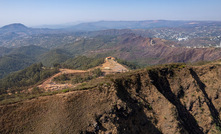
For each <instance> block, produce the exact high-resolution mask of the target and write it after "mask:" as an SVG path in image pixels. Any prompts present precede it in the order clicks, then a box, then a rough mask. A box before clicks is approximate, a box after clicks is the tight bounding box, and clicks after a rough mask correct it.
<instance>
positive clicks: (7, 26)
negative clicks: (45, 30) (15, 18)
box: [2, 23, 28, 29]
mask: <svg viewBox="0 0 221 134" xmlns="http://www.w3.org/2000/svg"><path fill="white" fill-rule="evenodd" d="M2 29H28V27H26V26H25V25H23V24H21V23H13V24H9V25H6V26H3V27H2Z"/></svg>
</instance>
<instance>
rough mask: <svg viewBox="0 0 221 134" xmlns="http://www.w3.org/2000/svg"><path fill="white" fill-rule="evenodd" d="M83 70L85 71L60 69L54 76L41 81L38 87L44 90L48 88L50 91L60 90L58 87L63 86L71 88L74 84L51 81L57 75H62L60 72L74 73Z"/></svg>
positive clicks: (61, 87) (62, 87)
mask: <svg viewBox="0 0 221 134" xmlns="http://www.w3.org/2000/svg"><path fill="white" fill-rule="evenodd" d="M84 72H86V71H84V70H72V69H60V72H59V73H57V74H55V75H54V76H52V77H50V78H48V79H47V80H46V81H45V82H43V83H42V84H41V85H39V86H38V87H39V88H41V89H45V90H46V91H48V90H50V91H53V90H60V89H64V88H71V87H73V86H74V85H72V84H68V83H65V84H58V83H55V82H54V81H53V79H54V78H55V77H58V76H60V75H62V74H75V73H84Z"/></svg>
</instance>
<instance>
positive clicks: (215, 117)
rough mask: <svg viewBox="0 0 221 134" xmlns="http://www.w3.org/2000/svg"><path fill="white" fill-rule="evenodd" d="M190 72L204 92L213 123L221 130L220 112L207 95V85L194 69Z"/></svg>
mask: <svg viewBox="0 0 221 134" xmlns="http://www.w3.org/2000/svg"><path fill="white" fill-rule="evenodd" d="M189 70H190V74H191V75H192V77H193V78H194V79H195V80H196V82H197V84H198V86H199V88H200V90H201V91H202V92H203V95H204V97H205V99H206V104H207V106H208V108H209V110H210V113H211V115H212V117H213V121H214V122H215V123H216V126H218V127H219V128H221V121H220V117H219V112H218V111H217V110H216V108H215V106H214V105H213V103H212V101H211V99H210V98H209V96H208V94H207V93H206V90H205V88H206V85H205V84H204V83H203V82H202V81H201V80H200V78H199V76H198V75H197V74H196V72H195V71H193V69H192V68H191V69H189Z"/></svg>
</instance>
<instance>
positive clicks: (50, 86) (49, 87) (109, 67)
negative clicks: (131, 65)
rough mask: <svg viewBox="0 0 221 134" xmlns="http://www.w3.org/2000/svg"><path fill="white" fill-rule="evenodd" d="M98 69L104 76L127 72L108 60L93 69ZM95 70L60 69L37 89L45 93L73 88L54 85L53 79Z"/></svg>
mask: <svg viewBox="0 0 221 134" xmlns="http://www.w3.org/2000/svg"><path fill="white" fill-rule="evenodd" d="M95 68H100V69H101V71H102V72H104V73H105V75H106V74H112V73H121V72H127V71H129V69H127V68H126V67H124V66H123V65H121V64H119V63H117V62H116V61H115V60H112V59H109V60H106V61H105V63H104V64H102V65H100V66H98V67H95ZM95 68H92V69H88V70H72V69H60V72H59V73H57V74H55V75H54V76H52V77H50V78H48V79H47V80H46V81H45V82H43V83H42V84H40V85H39V86H38V87H39V88H41V89H44V90H45V91H54V90H61V89H65V88H73V87H75V85H73V84H70V83H64V84H60V83H56V82H54V81H53V79H54V78H55V77H58V76H60V75H62V74H75V73H85V72H87V71H91V70H93V69H95Z"/></svg>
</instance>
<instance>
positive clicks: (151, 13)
mask: <svg viewBox="0 0 221 134" xmlns="http://www.w3.org/2000/svg"><path fill="white" fill-rule="evenodd" d="M159 19H164V20H219V21H221V0H0V26H3V25H7V24H10V23H23V24H25V25H27V26H36V25H43V24H63V23H70V22H76V21H99V20H159Z"/></svg>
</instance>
